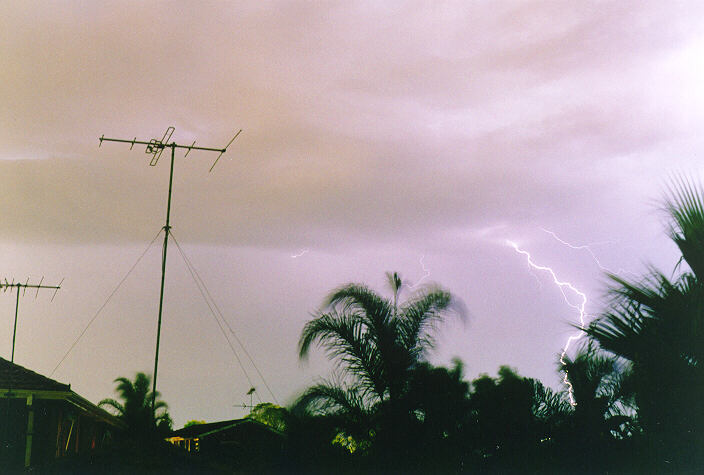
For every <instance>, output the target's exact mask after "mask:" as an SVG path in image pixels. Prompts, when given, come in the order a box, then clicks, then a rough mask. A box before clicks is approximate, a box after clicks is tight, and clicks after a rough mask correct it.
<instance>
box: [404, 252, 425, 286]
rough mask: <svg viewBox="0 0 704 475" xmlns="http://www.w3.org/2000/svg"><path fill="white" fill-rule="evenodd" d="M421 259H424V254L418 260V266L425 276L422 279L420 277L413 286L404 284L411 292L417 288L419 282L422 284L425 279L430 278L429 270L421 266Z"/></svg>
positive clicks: (423, 265)
mask: <svg viewBox="0 0 704 475" xmlns="http://www.w3.org/2000/svg"><path fill="white" fill-rule="evenodd" d="M423 259H425V255H424V254H421V256H420V259H418V263H419V264H420V266H421V267H422V268H423V272H425V274H423V277H421V278H420V279H419V280H418V282H416V283H415V284H413V285H408V284H406V285H407V286H408V288H409V289H411V290H413V289H415V288H416V287H418V286H419V285H420V283H421V282H423V281H424V280H425V279H427V278H428V277H430V270H428V269H426V267H425V264H423Z"/></svg>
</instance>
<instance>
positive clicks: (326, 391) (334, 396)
mask: <svg viewBox="0 0 704 475" xmlns="http://www.w3.org/2000/svg"><path fill="white" fill-rule="evenodd" d="M292 412H294V413H297V414H308V415H341V414H344V415H346V416H348V417H352V418H353V419H357V420H359V419H360V418H363V417H365V416H366V415H368V413H369V409H368V407H367V405H366V403H365V399H364V396H363V395H362V394H361V393H360V392H359V391H357V390H356V388H354V387H350V386H347V385H343V384H339V383H338V384H335V383H332V382H329V381H323V382H321V383H319V384H316V385H315V386H311V387H310V388H308V389H307V390H306V391H305V392H304V393H303V394H302V395H301V396H300V397H299V398H298V399H297V400H296V402H295V403H294V405H293V407H292Z"/></svg>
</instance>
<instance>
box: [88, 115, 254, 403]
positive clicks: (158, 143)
mask: <svg viewBox="0 0 704 475" xmlns="http://www.w3.org/2000/svg"><path fill="white" fill-rule="evenodd" d="M174 130H175V129H174V127H169V128H167V129H166V132H164V136H163V137H162V138H161V140H157V139H151V140H150V141H148V142H146V141H142V140H137V137H135V138H134V139H132V140H125V139H112V138H107V137H105V136H104V135H101V136H100V138H99V140H100V144H99V145H98V147H100V146H102V145H103V142H121V143H128V144H130V150H132V148H133V147H134V146H135V144H136V145H146V150H145V153H147V154H150V155H151V156H152V158H151V160H150V161H149V165H150V166H152V167H153V166H156V164H157V163H158V161H159V158H161V154H162V153H163V152H164V149H165V148H170V149H171V166H170V168H169V195H168V199H167V202H166V224H165V225H164V227H163V229H164V247H163V253H162V257H161V289H160V291H159V317H158V320H157V327H156V350H155V352H154V380H153V381H152V415H153V416H154V415H155V414H154V410H155V407H154V406H155V404H156V375H157V369H158V367H159V341H160V339H161V316H162V310H163V306H164V281H165V279H166V249H167V245H168V243H169V231H170V230H171V225H170V218H171V194H172V190H173V180H174V156H175V153H176V149H177V148H181V149H186V154H185V155H184V158H185V157H187V156H188V154H189V153H191V150H203V151H206V152H219V153H220V154H219V155H218V158H216V159H215V161H214V162H213V164H212V165H211V167H210V170H208V172H211V171H213V168H214V167H215V164H217V163H218V160H220V157H222V156H223V154H224V153H225V152H227V148H228V147H229V146H230V145H231V144H232V142H234V141H235V139H236V138H237V137H238V136H239V135H240V133H241V132H242V129H240V130H239V131H238V132H237V133H236V134H235V136H234V137H232V139H231V140H230V141H229V142H228V143H227V145H225V146H224V147H223V148H213V147H196V146H195V145H196V142H195V140H194V141H193V143H192V144H191V145H181V144H177V143H176V142H169V140H171V136H172V135H173V133H174Z"/></svg>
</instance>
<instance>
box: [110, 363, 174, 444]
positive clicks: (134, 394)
mask: <svg viewBox="0 0 704 475" xmlns="http://www.w3.org/2000/svg"><path fill="white" fill-rule="evenodd" d="M115 382H116V383H117V387H116V388H115V392H117V393H118V396H119V399H121V400H122V402H120V401H118V400H116V399H112V398H107V399H103V400H102V401H100V402H99V403H98V405H99V406H102V407H109V408H111V409H113V410H114V412H115V413H116V414H117V416H118V417H119V418H120V419H122V420H124V421H125V423H126V424H127V431H128V435H129V436H131V437H136V438H145V437H154V436H159V435H161V436H165V435H166V434H168V433H169V432H170V431H171V426H172V422H171V417H170V416H169V414H168V412H167V411H166V409H167V408H168V405H167V404H166V403H165V402H164V401H160V400H159V393H158V392H157V395H156V396H157V401H156V405H155V408H154V412H153V411H152V392H151V390H150V388H151V378H150V377H149V376H147V375H146V374H145V373H137V374H136V375H135V379H134V381H131V380H130V379H128V378H125V377H120V378H117V379H115Z"/></svg>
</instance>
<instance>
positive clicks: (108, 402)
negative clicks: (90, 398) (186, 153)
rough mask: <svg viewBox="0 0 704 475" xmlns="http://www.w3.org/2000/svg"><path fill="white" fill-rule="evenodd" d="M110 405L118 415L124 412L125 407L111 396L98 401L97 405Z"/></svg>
mask: <svg viewBox="0 0 704 475" xmlns="http://www.w3.org/2000/svg"><path fill="white" fill-rule="evenodd" d="M105 406H107V407H111V408H113V409H114V410H115V412H116V413H117V415H118V416H122V415H124V413H125V408H124V406H123V405H122V404H120V403H119V402H118V401H116V400H115V399H112V398H106V399H103V400H101V401H100V402H99V403H98V407H105Z"/></svg>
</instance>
